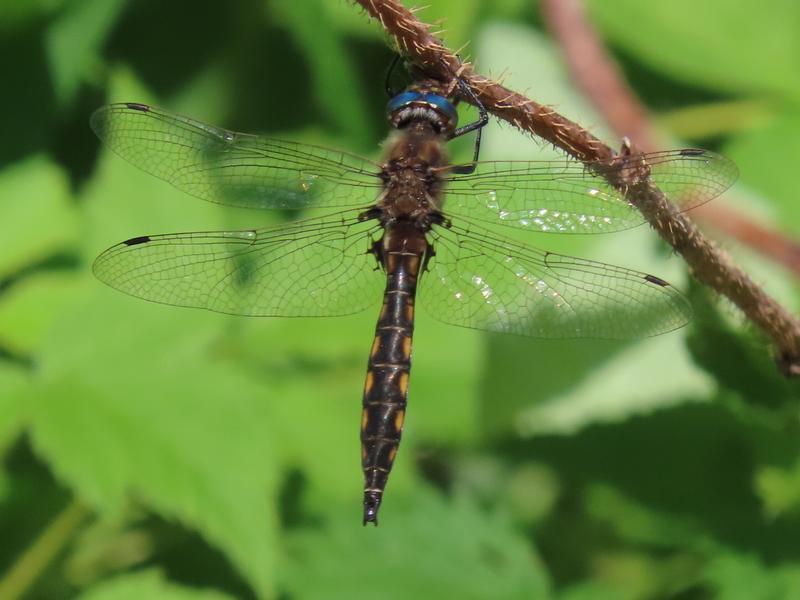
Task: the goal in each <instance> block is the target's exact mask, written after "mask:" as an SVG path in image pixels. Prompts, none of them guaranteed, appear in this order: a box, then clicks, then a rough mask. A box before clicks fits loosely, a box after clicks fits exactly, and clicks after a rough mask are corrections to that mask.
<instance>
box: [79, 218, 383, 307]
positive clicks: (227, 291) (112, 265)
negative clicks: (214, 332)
mask: <svg viewBox="0 0 800 600" xmlns="http://www.w3.org/2000/svg"><path fill="white" fill-rule="evenodd" d="M358 217H359V211H346V212H342V213H337V214H333V215H328V216H325V217H321V218H315V219H307V220H303V221H297V222H294V223H288V224H285V225H281V226H278V227H271V228H267V229H258V230H245V231H216V232H207V233H173V234H164V235H150V236H141V237H137V238H132V239H130V240H127V241H125V242H122V243H120V244H117V245H116V246H112V247H111V248H109V249H108V250H106V251H105V252H103V253H102V254H101V255H100V256H98V257H97V259H96V260H95V262H94V266H93V270H94V273H95V275H96V276H97V277H98V279H100V280H101V281H103V282H104V283H106V284H108V285H110V286H111V287H113V288H116V289H118V290H121V291H123V292H125V293H127V294H131V295H132V296H136V297H139V298H144V299H145V300H150V301H152V302H160V303H162V304H172V305H176V306H190V307H195V308H205V309H208V310H213V311H216V312H221V313H229V314H235V315H249V316H287V317H295V316H334V315H346V314H352V313H355V312H358V311H361V310H363V309H365V308H366V307H368V306H370V305H372V304H378V303H380V299H381V293H382V291H383V285H384V278H383V273H382V271H379V270H376V267H377V263H376V260H375V258H374V257H373V256H372V255H371V254H368V253H367V251H368V250H369V249H370V247H371V244H372V239H373V236H374V235H375V234H376V233H378V232H379V231H380V227H379V226H378V224H377V223H376V222H375V221H359V219H358Z"/></svg>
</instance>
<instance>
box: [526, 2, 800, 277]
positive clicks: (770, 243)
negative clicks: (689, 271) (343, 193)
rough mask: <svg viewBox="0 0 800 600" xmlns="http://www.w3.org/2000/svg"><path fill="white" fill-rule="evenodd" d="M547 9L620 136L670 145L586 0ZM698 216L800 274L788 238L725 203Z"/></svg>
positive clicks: (576, 74) (797, 248)
mask: <svg viewBox="0 0 800 600" xmlns="http://www.w3.org/2000/svg"><path fill="white" fill-rule="evenodd" d="M541 7H542V14H543V16H544V20H545V23H547V26H548V29H549V30H550V32H551V33H552V34H553V36H554V37H555V39H556V40H557V41H558V43H559V45H560V46H561V49H562V50H563V52H564V58H565V60H566V63H567V66H568V67H569V69H570V71H571V72H572V76H573V78H574V80H575V82H576V83H577V84H578V86H579V87H580V88H581V89H582V90H583V93H584V94H585V96H586V97H587V98H588V99H589V100H590V101H591V102H592V104H593V105H594V106H595V108H597V110H598V112H599V113H600V114H601V115H602V116H603V118H604V120H605V121H606V123H608V124H609V125H610V126H611V128H612V129H613V130H614V131H615V132H617V134H619V135H620V136H628V137H629V138H630V139H631V140H633V142H634V144H635V145H636V147H638V148H641V149H642V150H646V151H653V150H658V149H659V148H662V147H663V146H664V145H665V142H664V141H663V140H662V137H661V136H660V135H659V134H658V132H657V130H656V129H655V128H654V127H653V126H652V124H651V122H650V119H649V118H648V114H647V110H646V109H645V107H644V106H643V105H642V104H641V102H639V99H638V98H637V96H636V94H634V92H633V91H632V90H631V89H630V87H629V86H628V85H627V82H626V81H625V77H624V76H623V75H622V73H621V72H620V70H619V69H618V68H617V65H616V63H615V62H614V60H613V59H612V57H611V56H610V55H609V53H608V51H607V49H606V47H605V45H604V44H603V42H602V40H601V39H600V37H599V36H598V35H597V31H596V30H595V28H594V27H593V25H592V22H591V21H590V20H589V19H588V18H587V15H586V11H585V6H584V3H583V1H582V0H542V4H541ZM692 217H693V218H694V219H696V220H698V221H700V222H702V223H704V224H708V225H710V226H711V227H713V228H714V229H717V230H719V231H721V232H723V233H725V234H726V235H729V236H731V237H734V238H735V239H736V240H738V241H739V242H740V243H743V244H746V245H747V246H749V247H751V248H753V249H754V250H756V251H757V252H759V253H760V254H762V255H764V256H766V257H768V258H770V259H772V260H774V261H775V262H777V263H779V264H781V265H783V266H784V267H786V268H787V269H789V270H790V271H792V272H793V273H794V274H795V275H798V276H800V244H797V243H796V242H794V241H793V240H791V239H789V238H788V237H787V236H785V235H783V234H781V233H779V232H777V231H774V230H770V229H768V228H767V227H764V226H760V225H758V224H756V223H754V222H753V221H752V220H751V219H748V218H745V217H742V216H740V215H738V214H737V213H736V211H734V210H733V209H732V208H730V207H721V206H720V204H719V203H712V204H706V205H703V206H702V207H699V208H697V209H696V210H695V211H693V212H692Z"/></svg>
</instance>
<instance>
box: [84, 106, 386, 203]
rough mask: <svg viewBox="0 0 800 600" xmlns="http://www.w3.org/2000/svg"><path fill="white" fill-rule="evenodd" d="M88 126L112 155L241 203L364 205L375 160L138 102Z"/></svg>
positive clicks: (107, 111)
mask: <svg viewBox="0 0 800 600" xmlns="http://www.w3.org/2000/svg"><path fill="white" fill-rule="evenodd" d="M90 123H91V126H92V129H93V130H94V131H95V133H96V134H97V135H98V137H99V138H100V139H101V140H102V141H103V142H104V143H105V144H106V145H107V146H108V147H109V148H110V149H111V150H113V151H114V152H115V153H116V154H118V155H119V156H121V157H122V158H124V159H125V160H127V161H128V162H130V163H131V164H133V165H135V166H137V167H139V168H140V169H142V170H143V171H146V172H147V173H150V174H152V175H155V176H156V177H159V178H161V179H163V180H165V181H168V182H169V183H171V184H172V185H174V186H175V187H176V188H178V189H180V190H183V191H184V192H187V193H189V194H191V195H193V196H196V197H198V198H202V199H203V200H209V201H211V202H217V203H220V204H228V205H231V206H239V207H245V208H292V209H296V208H305V207H309V206H321V207H345V206H362V205H365V204H369V203H371V202H374V200H375V197H376V195H377V193H378V190H379V188H380V186H381V183H380V181H379V180H378V178H377V174H378V172H379V166H378V165H376V164H375V163H372V162H370V161H368V160H366V159H364V158H361V157H359V156H356V155H353V154H347V153H344V152H336V151H333V150H329V149H327V148H322V147H318V146H312V145H308V144H299V143H296V142H287V141H281V140H274V139H270V138H266V137H261V136H255V135H249V134H245V133H237V132H234V131H228V130H227V129H222V128H219V127H214V126H213V125H206V124H204V123H200V122H199V121H195V120H193V119H189V118H187V117H182V116H179V115H175V114H171V113H169V112H167V111H165V110H161V109H158V108H155V107H152V106H147V105H144V104H134V103H127V104H111V105H109V106H104V107H102V108H100V109H98V110H97V111H95V113H94V114H93V115H92V117H91V121H90Z"/></svg>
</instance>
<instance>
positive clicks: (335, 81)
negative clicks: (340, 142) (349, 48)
mask: <svg viewBox="0 0 800 600" xmlns="http://www.w3.org/2000/svg"><path fill="white" fill-rule="evenodd" d="M328 4H329V3H328V2H323V1H321V0H306V1H305V2H285V3H280V4H276V5H275V10H276V11H277V12H278V14H280V15H281V16H282V18H283V20H284V21H286V27H287V29H288V31H290V32H292V34H293V35H294V36H295V37H297V38H298V43H299V47H300V48H303V49H304V50H306V51H307V52H306V59H307V60H308V62H309V65H310V67H311V72H312V76H313V78H314V87H315V89H316V90H318V92H317V96H318V97H319V98H322V99H323V101H324V104H323V106H321V107H320V109H321V110H322V111H324V112H325V113H326V114H327V116H328V119H329V120H330V121H331V123H333V124H334V125H335V127H336V128H337V129H339V130H340V131H346V132H348V134H349V135H350V136H351V139H358V140H363V139H365V138H366V137H367V127H366V124H367V123H368V121H367V120H366V119H365V118H364V115H365V113H366V106H365V103H364V100H363V98H364V91H363V90H362V89H361V84H360V82H359V81H358V79H357V78H356V77H355V71H356V69H355V65H354V64H353V63H352V61H351V60H350V58H349V56H348V53H347V52H346V48H345V46H344V44H343V43H342V42H343V40H342V38H341V36H339V35H337V34H336V32H335V30H333V29H331V28H330V27H319V20H320V19H323V20H328V19H329V16H328Z"/></svg>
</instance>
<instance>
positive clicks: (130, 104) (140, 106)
mask: <svg viewBox="0 0 800 600" xmlns="http://www.w3.org/2000/svg"><path fill="white" fill-rule="evenodd" d="M125 106H127V107H128V108H130V109H131V110H140V111H142V112H150V107H149V106H147V104H139V103H138V102H126V103H125Z"/></svg>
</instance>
